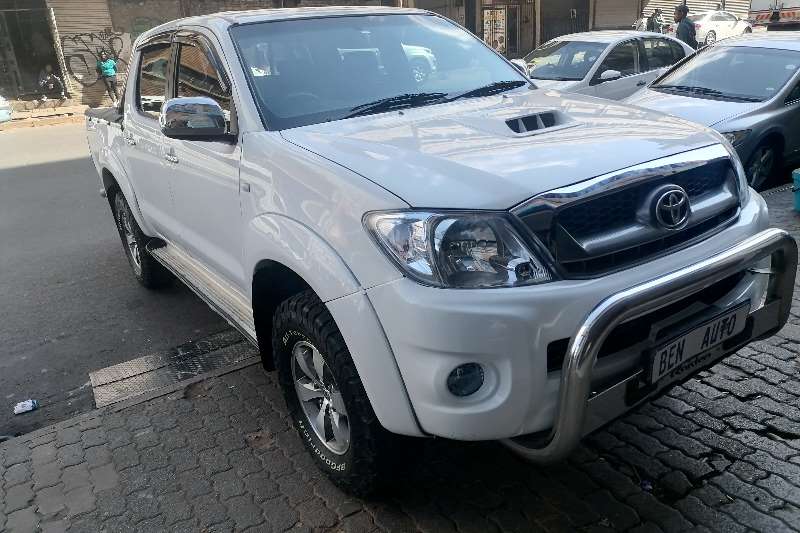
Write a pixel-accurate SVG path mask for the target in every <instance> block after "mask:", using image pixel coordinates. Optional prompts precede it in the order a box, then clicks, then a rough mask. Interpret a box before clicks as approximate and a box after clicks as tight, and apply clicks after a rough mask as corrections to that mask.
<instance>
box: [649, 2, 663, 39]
mask: <svg viewBox="0 0 800 533" xmlns="http://www.w3.org/2000/svg"><path fill="white" fill-rule="evenodd" d="M663 25H664V19H663V18H662V17H661V8H658V7H657V8H656V9H655V11H653V12H652V13H651V14H650V16H649V17H647V31H654V32H657V33H661V28H662V27H663Z"/></svg>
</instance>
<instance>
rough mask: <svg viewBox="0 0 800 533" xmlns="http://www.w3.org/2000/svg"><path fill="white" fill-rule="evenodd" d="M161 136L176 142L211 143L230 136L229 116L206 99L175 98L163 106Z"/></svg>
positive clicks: (160, 119) (213, 102) (203, 97)
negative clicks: (198, 141) (228, 134)
mask: <svg viewBox="0 0 800 533" xmlns="http://www.w3.org/2000/svg"><path fill="white" fill-rule="evenodd" d="M158 122H159V124H160V125H161V132H162V133H163V134H164V135H166V136H167V137H170V138H173V139H198V140H202V139H211V138H213V137H222V136H224V135H225V134H226V133H227V130H228V129H227V125H226V121H225V112H224V111H223V110H222V108H221V107H220V105H219V104H218V103H217V102H215V101H214V100H212V99H211V98H207V97H205V96H197V97H182V98H172V99H171V100H167V101H166V102H164V105H163V106H161V114H160V115H159V118H158Z"/></svg>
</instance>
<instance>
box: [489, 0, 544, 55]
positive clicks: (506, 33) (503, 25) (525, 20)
mask: <svg viewBox="0 0 800 533" xmlns="http://www.w3.org/2000/svg"><path fill="white" fill-rule="evenodd" d="M535 21H536V16H535V10H534V4H533V2H523V3H518V2H513V0H512V1H510V2H507V3H502V2H498V1H493V0H484V4H483V40H484V42H485V43H486V44H488V45H489V46H491V47H492V48H494V49H495V50H497V51H498V52H500V53H501V54H503V55H505V56H506V57H509V58H515V57H521V56H523V55H525V54H527V53H528V52H530V51H531V50H532V49H533V47H534V43H535V42H536V22H535Z"/></svg>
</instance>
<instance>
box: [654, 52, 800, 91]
mask: <svg viewBox="0 0 800 533" xmlns="http://www.w3.org/2000/svg"><path fill="white" fill-rule="evenodd" d="M798 68H800V52H797V51H794V50H776V49H770V48H755V47H753V48H751V47H745V46H719V45H718V46H713V47H708V48H705V49H703V50H702V51H701V52H698V53H697V54H695V55H694V56H693V57H692V58H691V59H689V60H688V61H686V62H684V63H683V64H681V65H680V66H678V67H677V68H675V69H674V70H673V71H672V72H669V73H667V74H666V75H665V76H664V77H663V78H661V79H660V80H659V82H658V83H657V84H655V85H652V86H651V87H650V88H651V89H654V90H657V91H661V92H670V93H680V94H684V95H686V96H692V97H695V98H708V99H717V100H730V101H740V102H763V101H765V100H769V99H771V98H772V97H774V96H775V95H777V94H778V93H780V91H781V90H782V89H783V87H784V86H785V85H786V83H787V82H788V81H789V80H790V79H791V78H792V77H793V76H794V75H795V73H796V72H797V71H798Z"/></svg>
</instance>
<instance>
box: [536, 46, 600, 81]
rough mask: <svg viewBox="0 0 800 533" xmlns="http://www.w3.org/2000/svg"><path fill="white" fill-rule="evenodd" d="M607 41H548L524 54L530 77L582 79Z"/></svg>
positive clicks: (540, 78)
mask: <svg viewBox="0 0 800 533" xmlns="http://www.w3.org/2000/svg"><path fill="white" fill-rule="evenodd" d="M606 47H608V44H607V43H592V42H586V41H550V42H549V43H545V44H543V45H542V46H540V47H539V48H537V49H536V50H534V51H533V52H531V53H529V54H528V55H526V56H525V63H526V64H527V65H528V70H529V71H530V75H531V78H535V79H539V80H582V79H583V78H585V77H586V74H588V73H589V69H591V68H592V65H594V64H595V62H597V59H598V58H599V57H600V54H602V53H603V50H605V49H606Z"/></svg>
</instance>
